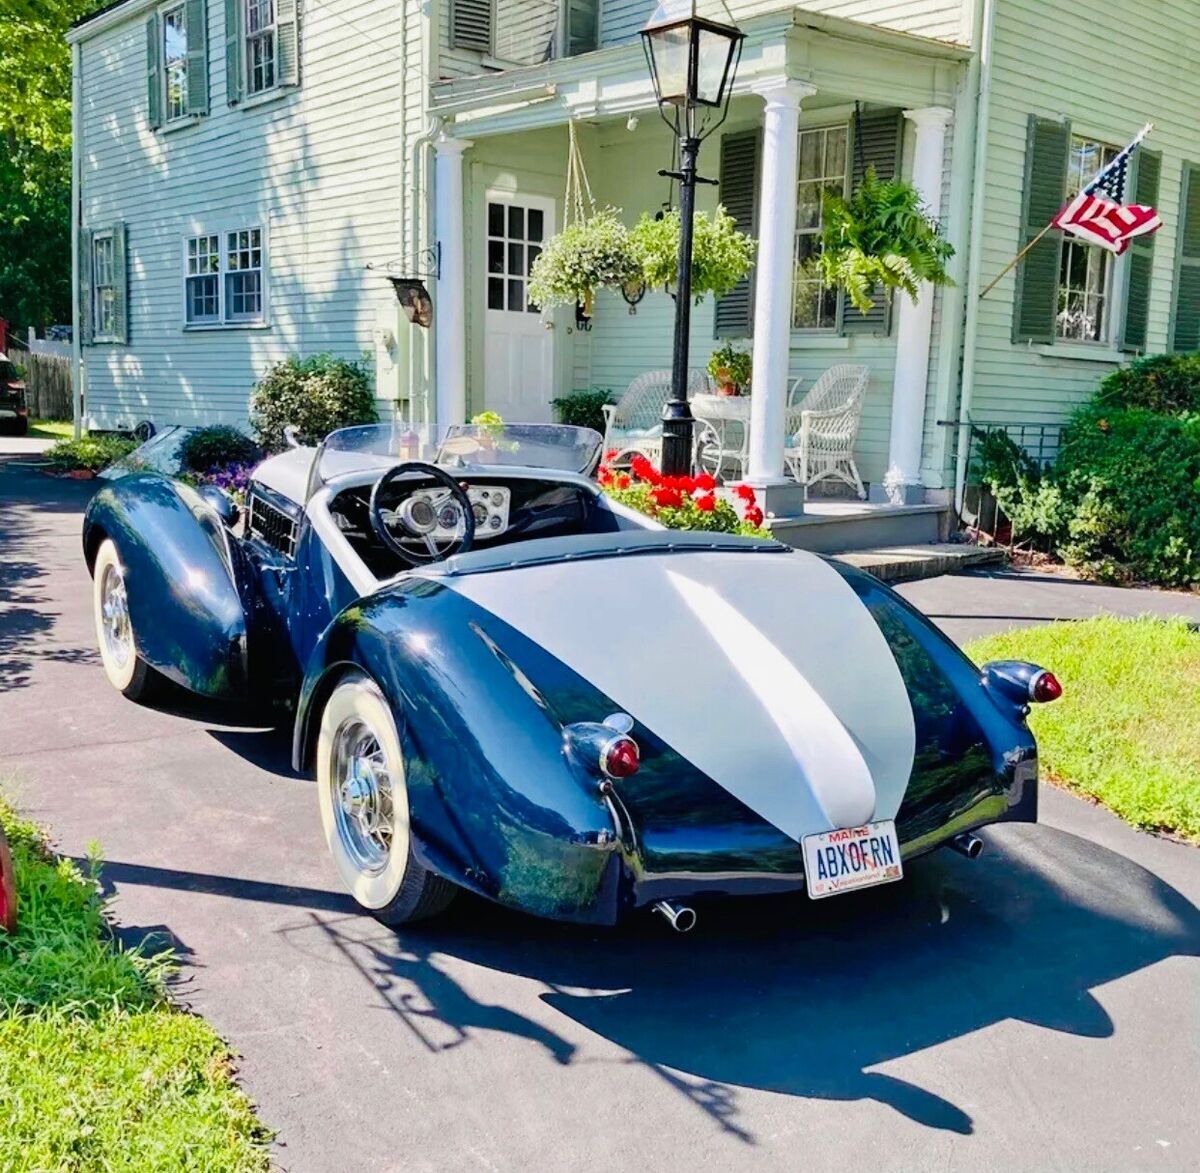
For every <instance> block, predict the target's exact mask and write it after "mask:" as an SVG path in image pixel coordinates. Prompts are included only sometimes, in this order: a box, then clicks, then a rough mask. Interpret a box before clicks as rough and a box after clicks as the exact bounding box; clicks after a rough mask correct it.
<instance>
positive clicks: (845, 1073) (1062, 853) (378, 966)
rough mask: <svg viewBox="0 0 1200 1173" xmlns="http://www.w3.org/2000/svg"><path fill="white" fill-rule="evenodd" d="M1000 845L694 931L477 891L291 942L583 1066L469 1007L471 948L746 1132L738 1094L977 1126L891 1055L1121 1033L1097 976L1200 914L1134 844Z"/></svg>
mask: <svg viewBox="0 0 1200 1173" xmlns="http://www.w3.org/2000/svg"><path fill="white" fill-rule="evenodd" d="M989 838H990V839H991V841H992V842H991V848H990V852H989V854H987V855H985V857H984V859H983V860H981V861H979V862H978V863H975V864H971V863H968V862H967V861H965V860H962V859H960V858H959V857H957V856H950V855H948V854H947V853H938V854H936V855H935V856H932V857H927V858H925V859H922V860H919V861H914V862H913V863H911V864H910V865H909V868H908V873H909V874H908V876H907V877H906V880H905V882H904V883H902V884H898V885H894V886H891V887H890V888H888V889H876V890H874V891H872V892H864V893H858V894H852V895H848V896H843V897H839V898H837V899H836V900H829V901H822V902H820V903H817V904H814V903H810V902H808V901H806V900H805V899H804V898H803V897H795V898H793V897H786V898H758V899H754V900H746V901H723V902H716V903H714V904H712V905H711V906H709V907H705V908H703V910H702V915H701V920H700V927H699V928H698V929H697V930H696V931H695V932H694V933H693V934H691V935H690V936H687V937H679V936H676V935H673V934H671V933H670V932H669V931H668V930H667V929H666V928H665V926H664V925H662V924H661V923H658V921H657V918H654V919H653V920H652V919H651V918H650V917H648V916H642V917H637V918H634V919H633V921H632V922H631V923H630V924H629V925H628V926H627V927H625V928H618V929H616V930H608V929H606V930H601V931H597V930H592V929H583V928H578V927H571V926H561V925H553V924H548V923H545V922H539V921H535V920H532V919H530V918H527V917H522V916H519V915H516V914H514V913H510V912H507V911H504V910H501V909H497V908H496V907H494V906H491V905H487V904H484V903H483V902H481V901H476V900H471V899H467V900H463V901H462V902H461V903H460V905H459V906H458V908H457V911H456V912H454V911H452V912H451V914H449V915H448V916H447V917H446V918H445V919H444V920H443V921H439V922H433V923H431V924H429V925H423V924H418V925H415V926H413V927H411V928H405V929H403V930H401V931H399V932H397V933H391V932H389V931H387V930H384V929H382V928H380V927H377V926H370V922H355V921H351V922H344V923H342V924H341V925H339V924H337V923H330V922H327V921H326V922H319V921H318V920H317V918H315V917H314V918H313V920H312V923H311V924H310V925H309V926H308V927H307V928H305V927H303V926H299V927H298V928H297V930H296V931H295V932H294V933H293V934H292V941H293V944H294V945H296V946H297V947H299V948H308V947H311V946H313V945H315V941H314V940H313V939H312V934H319V935H320V936H322V937H330V938H333V939H335V940H336V941H337V942H338V947H339V949H340V950H341V951H342V952H343V953H344V954H345V955H346V956H347V957H348V958H349V959H351V961H352V962H353V964H355V965H356V966H357V968H358V969H359V970H360V972H361V973H362V974H363V977H364V979H365V980H366V981H367V982H368V983H369V984H370V985H371V987H372V988H373V990H374V991H375V993H376V994H377V995H378V996H379V997H380V998H381V999H382V1000H383V1003H384V1004H385V1005H386V1006H387V1007H388V1008H390V1010H391V1011H392V1012H394V1013H395V1014H397V1015H400V1016H401V1017H402V1018H403V1019H404V1020H405V1024H406V1025H407V1026H408V1027H409V1028H410V1029H413V1030H414V1031H416V1030H420V1031H422V1032H423V1033H424V1034H425V1035H429V1034H431V1032H432V1031H433V1023H434V1022H435V1021H436V1022H440V1023H441V1024H443V1026H444V1027H445V1029H446V1030H447V1031H448V1032H449V1034H448V1036H447V1037H448V1038H449V1039H450V1040H452V1042H453V1045H455V1046H458V1045H462V1043H464V1042H466V1041H467V1040H468V1039H469V1037H470V1034H471V1032H472V1031H473V1030H475V1029H479V1028H485V1029H490V1030H501V1031H505V1032H508V1033H513V1034H517V1035H520V1036H522V1037H527V1038H535V1039H536V1040H537V1041H539V1042H541V1043H542V1044H543V1046H544V1048H545V1050H546V1051H547V1052H548V1053H549V1054H550V1056H551V1057H552V1058H553V1059H554V1060H555V1061H556V1062H559V1063H563V1064H566V1065H568V1066H569V1064H570V1061H571V1058H572V1052H573V1049H572V1047H571V1046H570V1045H569V1044H568V1043H567V1042H566V1040H565V1039H563V1038H561V1037H559V1036H558V1035H557V1034H553V1032H551V1034H552V1037H550V1036H547V1034H546V1031H547V1028H546V1027H545V1026H544V1025H542V1024H541V1023H537V1022H532V1023H531V1021H530V1018H529V1017H528V1016H525V1015H517V1018H516V1019H513V1018H512V1016H511V1013H510V1012H508V1011H505V1013H499V1012H497V1008H495V1007H480V1006H479V1005H478V1004H474V1003H472V1001H471V1000H470V999H469V998H468V997H467V996H466V995H465V994H464V993H463V991H462V989H461V987H460V986H459V985H458V984H457V983H455V982H454V981H453V979H452V978H451V977H450V976H449V973H448V970H449V968H451V967H452V966H453V964H454V963H455V962H456V961H466V962H470V963H471V964H474V965H479V966H485V967H488V968H491V969H494V970H498V971H503V972H504V973H507V974H520V975H523V976H525V977H528V978H530V979H532V980H534V981H536V982H538V983H542V984H544V986H545V987H547V988H546V990H545V992H544V993H542V994H541V995H540V997H541V999H542V1000H543V1001H544V1003H545V1004H546V1005H548V1006H550V1007H553V1008H554V1009H555V1010H557V1011H559V1012H560V1013H562V1014H564V1015H566V1016H567V1017H568V1018H570V1019H573V1020H574V1021H575V1022H576V1023H578V1024H580V1025H581V1026H583V1027H586V1028H587V1029H588V1030H589V1031H591V1032H593V1033H595V1034H596V1035H598V1036H600V1037H602V1038H604V1039H606V1040H609V1041H610V1042H612V1043H614V1044H616V1045H617V1046H619V1047H621V1048H622V1049H623V1050H624V1051H625V1052H626V1053H627V1054H628V1056H629V1059H628V1061H629V1062H630V1063H635V1064H639V1065H642V1066H644V1067H646V1068H648V1069H650V1070H651V1071H653V1072H654V1073H655V1074H656V1075H657V1076H658V1077H659V1078H661V1079H662V1081H663V1082H664V1084H665V1085H667V1086H668V1087H670V1088H671V1089H672V1090H673V1091H674V1092H676V1093H678V1094H679V1095H682V1096H683V1097H685V1098H686V1099H687V1100H688V1101H689V1102H690V1103H692V1104H693V1105H694V1106H695V1107H696V1108H697V1109H698V1110H699V1111H701V1112H702V1113H703V1114H704V1115H706V1116H707V1117H708V1118H710V1119H711V1121H712V1122H713V1123H714V1125H716V1126H717V1127H718V1128H719V1129H720V1130H721V1131H722V1132H723V1133H724V1134H726V1135H729V1136H731V1137H733V1138H736V1139H737V1140H739V1141H742V1142H745V1143H755V1140H756V1138H755V1137H754V1136H753V1135H752V1134H751V1132H750V1131H749V1129H748V1126H747V1125H746V1124H744V1123H743V1122H742V1120H741V1115H742V1109H741V1107H740V1096H741V1089H744V1088H747V1089H759V1090H765V1091H771V1092H775V1093H779V1094H783V1095H790V1096H797V1097H810V1098H818V1099H828V1100H843V1101H852V1100H873V1101H876V1102H878V1103H880V1104H883V1105H886V1106H888V1107H890V1108H892V1109H893V1110H894V1111H896V1112H898V1113H899V1114H901V1115H903V1116H905V1117H908V1118H909V1119H911V1120H913V1121H916V1122H918V1123H920V1124H923V1125H925V1126H927V1127H929V1128H933V1129H941V1130H946V1131H949V1132H953V1133H959V1134H970V1133H971V1132H973V1130H974V1121H973V1119H972V1117H971V1115H970V1114H969V1113H968V1111H967V1110H966V1108H965V1107H964V1105H965V1104H968V1103H978V1102H980V1100H981V1098H985V1096H986V1089H984V1088H940V1089H938V1088H929V1087H923V1086H920V1085H919V1084H917V1083H914V1082H909V1081H906V1080H905V1079H902V1078H899V1077H897V1076H895V1075H892V1074H889V1073H886V1072H883V1071H879V1070H877V1068H878V1067H880V1066H881V1065H884V1064H887V1063H890V1062H892V1061H893V1060H898V1059H902V1058H904V1057H906V1056H910V1055H913V1054H915V1053H917V1052H918V1051H922V1050H924V1049H926V1048H929V1047H933V1046H936V1045H938V1044H940V1043H945V1042H948V1041H951V1040H954V1039H961V1038H963V1037H966V1036H969V1035H971V1034H972V1033H974V1032H976V1031H979V1030H982V1029H984V1028H986V1027H989V1026H993V1025H995V1024H997V1023H999V1022H1002V1021H1004V1020H1006V1019H1017V1020H1021V1021H1025V1022H1029V1023H1032V1024H1034V1025H1037V1026H1041V1027H1043V1028H1046V1029H1049V1030H1056V1031H1063V1032H1067V1033H1070V1034H1074V1035H1079V1036H1082V1037H1087V1038H1095V1039H1104V1038H1108V1037H1110V1036H1112V1035H1113V1033H1114V1030H1115V1026H1114V1023H1113V1021H1112V1019H1111V1018H1110V1016H1109V1014H1108V1013H1107V1012H1106V1011H1105V1009H1104V1008H1103V1007H1102V1006H1101V1004H1100V1003H1099V1002H1098V1001H1097V1000H1096V998H1095V996H1094V995H1093V993H1092V990H1093V989H1095V988H1096V987H1099V986H1101V985H1103V984H1104V983H1106V982H1110V981H1112V980H1114V979H1116V978H1118V977H1122V976H1126V975H1128V974H1132V973H1136V972H1137V971H1139V970H1141V969H1144V968H1145V967H1147V966H1150V965H1152V964H1154V963H1156V962H1158V961H1160V960H1162V959H1164V958H1166V957H1171V956H1174V955H1188V956H1194V955H1196V954H1197V953H1200V913H1198V912H1197V909H1196V908H1195V906H1194V905H1192V904H1191V903H1190V902H1189V901H1187V900H1186V899H1185V898H1184V897H1182V896H1181V895H1180V894H1179V893H1178V892H1176V891H1175V890H1174V889H1173V888H1171V887H1170V886H1168V885H1167V884H1165V883H1163V882H1162V881H1161V880H1159V879H1158V878H1157V877H1155V876H1154V875H1152V874H1151V873H1149V872H1147V871H1145V870H1144V869H1142V868H1141V867H1139V866H1137V865H1136V864H1134V863H1132V862H1131V861H1129V860H1127V859H1125V858H1124V857H1122V856H1120V855H1116V854H1114V853H1112V852H1109V851H1106V850H1104V849H1103V848H1100V847H1097V846H1096V845H1095V844H1094V843H1091V842H1087V841H1085V840H1082V839H1078V838H1076V837H1075V836H1072V835H1070V834H1067V833H1065V832H1062V831H1056V830H1053V829H1051V828H1048V827H1030V828H1017V827H1009V828H1005V829H1003V830H1002V831H995V832H991V833H989ZM1047 861H1052V862H1051V863H1047ZM364 924H366V925H368V926H370V927H364ZM414 1007H420V1013H419V1014H418V1013H416V1012H415V1010H414ZM500 1009H501V1010H503V1008H500ZM429 1049H431V1050H434V1051H436V1050H437V1049H438V1048H437V1047H436V1046H434V1047H430V1048H429Z"/></svg>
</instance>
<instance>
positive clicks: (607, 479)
mask: <svg viewBox="0 0 1200 1173" xmlns="http://www.w3.org/2000/svg"><path fill="white" fill-rule="evenodd" d="M596 480H598V481H599V482H600V484H602V485H604V486H605V487H607V486H608V485H611V484H612V482H613V474H612V470H611V469H610V468H608V467H607V466H606V465H603V464H602V465H601V466H600V471H599V472H598V473H597V474H596Z"/></svg>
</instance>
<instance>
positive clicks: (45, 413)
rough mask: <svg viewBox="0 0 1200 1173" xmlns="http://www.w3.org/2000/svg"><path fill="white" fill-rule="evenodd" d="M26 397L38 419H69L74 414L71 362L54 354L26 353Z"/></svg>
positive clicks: (24, 362) (21, 362)
mask: <svg viewBox="0 0 1200 1173" xmlns="http://www.w3.org/2000/svg"><path fill="white" fill-rule="evenodd" d="M17 361H19V362H20V364H21V365H22V366H23V367H24V368H25V394H26V398H27V399H28V401H29V414H30V415H31V416H32V417H33V418H34V419H41V420H69V419H71V418H72V417H73V414H74V407H73V404H74V400H73V398H72V395H71V360H70V359H69V358H60V357H59V356H58V355H53V354H23V355H21V357H20V359H18V360H17Z"/></svg>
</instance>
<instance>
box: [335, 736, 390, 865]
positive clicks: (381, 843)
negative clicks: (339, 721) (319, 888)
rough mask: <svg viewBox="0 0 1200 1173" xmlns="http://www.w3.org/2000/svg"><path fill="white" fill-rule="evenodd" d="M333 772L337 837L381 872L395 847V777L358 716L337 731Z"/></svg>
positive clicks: (363, 862) (355, 856) (355, 857)
mask: <svg viewBox="0 0 1200 1173" xmlns="http://www.w3.org/2000/svg"><path fill="white" fill-rule="evenodd" d="M332 773H333V778H334V786H335V788H336V789H335V793H334V821H335V823H336V824H337V831H338V838H339V839H340V840H341V842H342V846H343V847H344V848H345V849H346V853H347V854H348V855H349V856H350V858H351V859H352V860H353V861H354V864H355V866H356V867H357V868H358V869H359V870H360V871H363V872H367V873H369V874H371V875H377V874H378V873H379V872H381V871H383V869H384V868H385V867H386V866H387V862H388V857H389V855H390V854H391V849H392V777H391V774H390V773H389V771H388V765H387V759H386V758H385V757H384V753H383V749H382V747H381V746H380V744H379V739H378V738H377V737H376V736H375V734H374V733H373V732H372V731H371V729H370V727H369V726H368V725H367V724H366V723H365V722H363V721H361V720H360V719H358V718H357V717H355V718H352V719H351V720H349V721H346V722H345V723H344V724H343V725H342V727H341V728H340V729H339V730H338V732H337V736H336V738H335V739H334V746H333V770H332Z"/></svg>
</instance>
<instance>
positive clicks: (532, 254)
mask: <svg viewBox="0 0 1200 1173" xmlns="http://www.w3.org/2000/svg"><path fill="white" fill-rule="evenodd" d="M541 255H542V250H541V249H540V248H538V247H537V245H536V244H531V245H530V246H529V252H528V257H529V269H528V272H530V273H532V272H533V262H534V261H536V260H537V259H538V257H540V256H541Z"/></svg>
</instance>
